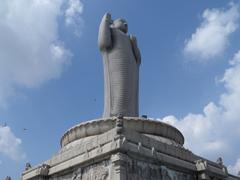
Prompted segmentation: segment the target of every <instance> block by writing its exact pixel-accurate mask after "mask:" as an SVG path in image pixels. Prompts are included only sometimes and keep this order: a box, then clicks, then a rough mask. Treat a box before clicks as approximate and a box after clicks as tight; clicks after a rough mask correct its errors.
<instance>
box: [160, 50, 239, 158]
mask: <svg viewBox="0 0 240 180" xmlns="http://www.w3.org/2000/svg"><path fill="white" fill-rule="evenodd" d="M221 82H222V83H223V85H224V87H225V89H226V91H225V93H223V94H221V96H220V97H219V101H218V103H213V102H210V103H209V104H208V105H206V106H205V107H204V108H203V113H201V114H192V113H190V114H188V115H187V116H185V117H183V118H181V119H177V118H176V117H174V116H167V117H164V118H163V119H162V121H164V122H166V123H169V124H171V125H174V126H176V127H177V128H178V129H180V131H181V132H182V133H183V135H184V137H185V139H186V143H185V146H186V147H187V148H189V149H190V150H192V151H193V152H194V153H196V154H200V155H202V156H204V157H208V158H210V159H212V160H216V159H217V158H218V156H222V157H223V158H228V159H237V158H239V157H240V151H239V149H240V143H239V139H240V100H239V99H240V86H239V85H240V50H239V52H237V53H236V54H235V56H234V57H233V59H232V60H230V67H229V68H228V69H226V71H225V73H224V76H223V78H222V80H221Z"/></svg>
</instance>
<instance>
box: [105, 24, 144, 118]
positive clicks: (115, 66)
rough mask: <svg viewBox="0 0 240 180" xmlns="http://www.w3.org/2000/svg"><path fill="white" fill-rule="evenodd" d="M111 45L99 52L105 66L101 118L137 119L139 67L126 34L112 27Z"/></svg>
mask: <svg viewBox="0 0 240 180" xmlns="http://www.w3.org/2000/svg"><path fill="white" fill-rule="evenodd" d="M110 32H111V45H110V46H109V47H108V48H105V49H104V50H102V51H101V52H102V55H103V61H104V62H103V63H104V113H103V117H112V116H118V115H120V114H121V115H123V116H129V117H137V116H138V84H139V82H138V81H139V64H140V62H138V61H137V59H136V57H135V55H134V49H133V48H134V47H133V43H132V42H131V39H130V37H129V35H127V34H125V33H124V32H122V31H120V30H119V29H116V28H111V29H110Z"/></svg>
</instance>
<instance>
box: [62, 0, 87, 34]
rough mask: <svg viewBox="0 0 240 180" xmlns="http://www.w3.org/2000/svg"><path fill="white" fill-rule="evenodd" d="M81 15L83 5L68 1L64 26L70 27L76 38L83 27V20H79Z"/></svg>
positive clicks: (78, 1)
mask: <svg viewBox="0 0 240 180" xmlns="http://www.w3.org/2000/svg"><path fill="white" fill-rule="evenodd" d="M82 13H83V3H82V2H81V1H80V0H69V1H68V8H67V9H66V11H65V24H66V26H72V27H73V28H74V33H75V34H76V35H77V36H80V35H81V31H80V30H81V27H82V26H83V19H82V18H81V14H82Z"/></svg>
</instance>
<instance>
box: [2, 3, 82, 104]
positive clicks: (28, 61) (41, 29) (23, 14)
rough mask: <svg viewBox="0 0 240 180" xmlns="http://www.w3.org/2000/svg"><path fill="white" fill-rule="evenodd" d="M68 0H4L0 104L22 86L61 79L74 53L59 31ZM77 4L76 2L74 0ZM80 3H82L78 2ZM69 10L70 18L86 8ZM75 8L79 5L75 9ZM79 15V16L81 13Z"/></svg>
mask: <svg viewBox="0 0 240 180" xmlns="http://www.w3.org/2000/svg"><path fill="white" fill-rule="evenodd" d="M66 2H68V1H66V0H2V1H1V6H0V39H1V41H0V106H5V105H6V104H7V102H8V99H9V97H11V96H13V95H15V94H18V91H17V90H16V89H17V88H18V87H21V88H22V87H26V88H33V87H38V86H40V85H42V84H43V83H45V82H46V81H49V80H51V79H54V78H58V77H59V76H60V75H61V73H62V71H63V69H64V67H65V66H66V65H67V64H69V63H70V59H71V56H72V55H71V52H70V51H69V50H68V49H67V48H66V47H65V46H64V43H63V42H62V41H61V39H60V37H59V34H58V26H59V25H58V18H59V17H61V16H62V15H64V16H62V17H63V18H65V14H64V13H65V10H66V9H63V6H64V4H65V3H66ZM70 2H72V3H73V4H74V2H75V1H70ZM75 3H76V5H75V6H77V5H78V3H77V2H75ZM75 6H74V5H73V7H72V8H70V9H72V10H66V12H68V13H66V14H68V15H67V17H68V18H69V21H70V19H71V17H72V19H73V20H72V21H74V19H75V14H77V13H80V12H82V11H83V9H82V8H81V10H80V9H78V8H77V7H75ZM74 7H75V8H74ZM78 17H79V16H78Z"/></svg>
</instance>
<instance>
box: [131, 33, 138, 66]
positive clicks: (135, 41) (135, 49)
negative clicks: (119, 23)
mask: <svg viewBox="0 0 240 180" xmlns="http://www.w3.org/2000/svg"><path fill="white" fill-rule="evenodd" d="M130 41H131V44H132V50H133V54H134V56H135V58H136V61H137V64H138V65H140V64H141V53H140V50H139V49H138V46H137V38H136V37H135V36H133V35H130Z"/></svg>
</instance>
